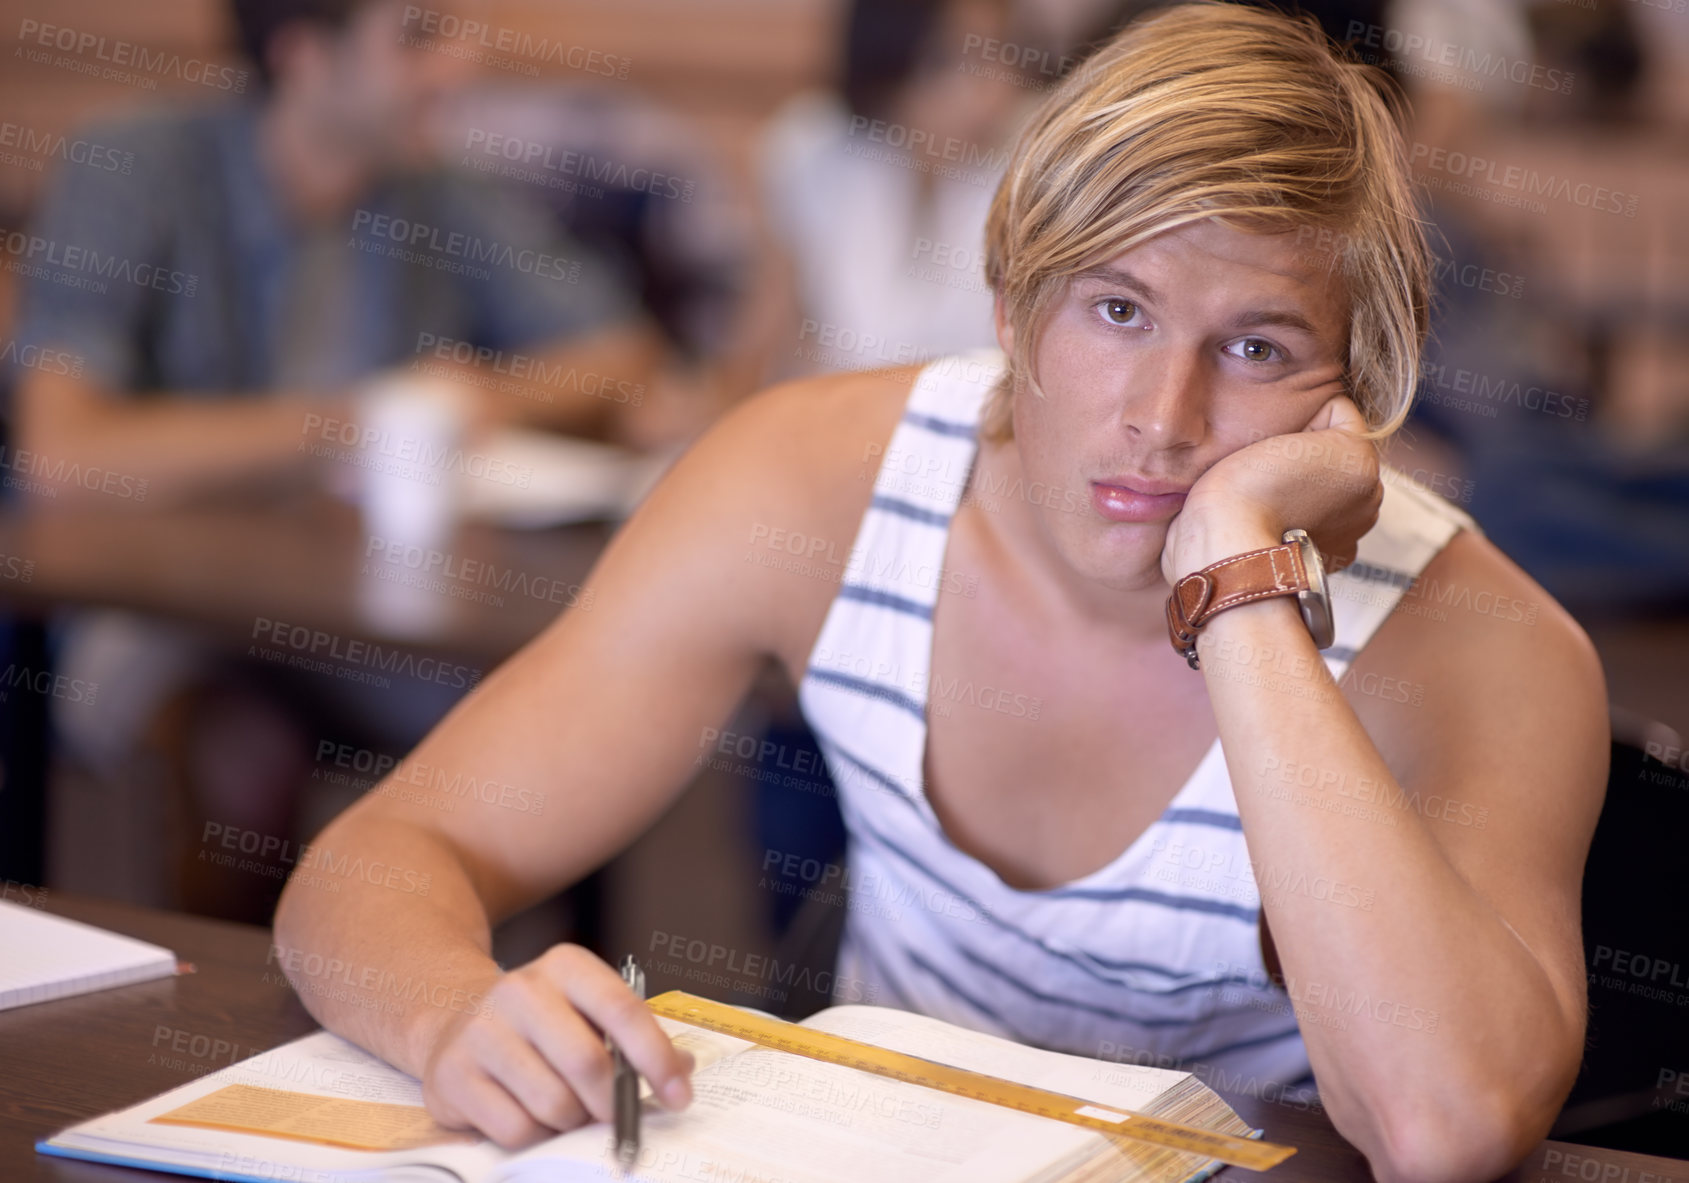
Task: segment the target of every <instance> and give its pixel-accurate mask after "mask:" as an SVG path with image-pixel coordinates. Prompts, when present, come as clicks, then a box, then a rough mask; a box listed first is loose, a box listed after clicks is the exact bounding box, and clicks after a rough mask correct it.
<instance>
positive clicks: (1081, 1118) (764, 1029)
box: [646, 990, 1296, 1171]
mask: <svg viewBox="0 0 1689 1183" xmlns="http://www.w3.org/2000/svg"><path fill="white" fill-rule="evenodd" d="M646 1005H648V1006H649V1007H650V1008H651V1011H652V1013H653V1014H658V1015H662V1016H663V1017H664V1018H669V1019H674V1020H676V1021H677V1022H681V1023H689V1024H691V1025H692V1026H694V1027H702V1028H704V1029H705V1030H707V1031H718V1032H720V1033H721V1034H723V1035H731V1036H733V1037H734V1038H736V1039H748V1040H750V1041H751V1042H752V1043H756V1044H760V1045H761V1046H763V1047H767V1048H773V1049H774V1050H776V1051H782V1052H790V1053H792V1054H793V1055H795V1056H806V1057H808V1058H809V1059H811V1060H820V1061H822V1062H823V1063H827V1064H843V1065H846V1066H847V1067H851V1068H857V1069H860V1070H861V1071H863V1072H872V1073H873V1074H874V1075H876V1076H886V1077H890V1078H891V1079H892V1080H901V1081H904V1082H906V1083H908V1084H918V1085H922V1086H924V1087H926V1088H929V1089H937V1090H939V1091H940V1092H944V1093H954V1094H955V1095H956V1096H958V1097H972V1098H974V1099H975V1100H976V1101H989V1102H990V1103H991V1104H993V1105H1002V1106H1004V1107H1006V1108H1009V1109H1018V1110H1020V1111H1021V1112H1022V1113H1036V1114H1038V1115H1039V1116H1040V1117H1052V1118H1054V1119H1055V1120H1057V1121H1065V1122H1067V1123H1068V1124H1069V1125H1077V1126H1084V1127H1085V1128H1086V1129H1089V1130H1096V1131H1098V1132H1099V1133H1103V1134H1110V1135H1113V1136H1115V1137H1125V1138H1135V1139H1137V1140H1138V1141H1140V1142H1150V1143H1153V1144H1154V1145H1156V1146H1163V1147H1166V1148H1168V1149H1171V1150H1185V1151H1189V1152H1191V1153H1193V1154H1201V1155H1205V1156H1207V1157H1208V1158H1217V1159H1219V1160H1220V1161H1221V1162H1226V1163H1230V1164H1232V1165H1233V1166H1239V1167H1247V1168H1248V1169H1250V1170H1252V1171H1264V1170H1267V1169H1268V1168H1270V1167H1276V1166H1277V1165H1278V1164H1279V1163H1281V1162H1283V1161H1284V1160H1285V1159H1287V1158H1289V1157H1290V1156H1291V1155H1292V1154H1295V1153H1296V1148H1295V1147H1294V1146H1275V1145H1274V1144H1273V1143H1271V1142H1257V1141H1254V1140H1252V1139H1250V1138H1240V1137H1238V1136H1237V1135H1235V1134H1222V1133H1218V1132H1216V1131H1214V1130H1205V1129H1200V1128H1198V1127H1196V1126H1188V1125H1181V1124H1180V1123H1178V1122H1174V1121H1163V1120H1162V1119H1160V1118H1158V1117H1149V1116H1147V1115H1145V1114H1142V1113H1132V1112H1130V1111H1128V1110H1122V1109H1117V1108H1115V1107H1113V1106H1110V1105H1099V1104H1097V1103H1096V1102H1093V1101H1086V1100H1084V1099H1083V1098H1080V1097H1069V1096H1067V1095H1065V1094H1063V1093H1052V1092H1049V1091H1047V1090H1045V1089H1040V1088H1033V1087H1032V1086H1031V1085H1026V1084H1017V1083H1015V1082H1014V1081H1012V1080H1002V1079H999V1078H998V1077H995V1076H986V1075H983V1074H982V1073H978V1072H970V1071H968V1070H967V1069H965V1068H956V1067H952V1066H951V1065H949V1064H940V1063H938V1062H937V1061H934V1060H924V1059H922V1058H921V1057H919V1056H910V1055H905V1054H904V1053H903V1052H894V1051H890V1050H888V1049H886V1048H883V1047H876V1046H874V1045H873V1044H871V1043H861V1042H859V1041H857V1040H854V1039H846V1038H845V1037H844V1036H842V1035H833V1034H830V1033H829V1032H826V1031H814V1030H811V1029H810V1028H808V1027H800V1026H798V1025H797V1024H796V1023H787V1022H782V1021H781V1020H779V1019H771V1018H768V1017H767V1016H764V1015H758V1014H753V1013H751V1012H749V1011H745V1010H741V1009H740V1008H738V1007H736V1006H728V1005H727V1004H726V1003H723V1002H712V1001H711V1000H710V999H708V998H699V997H698V996H697V995H695V994H688V993H686V992H685V991H684V990H670V991H669V992H668V993H666V994H659V995H657V996H656V997H655V998H653V999H650V1000H649V1001H648V1002H647V1004H646Z"/></svg>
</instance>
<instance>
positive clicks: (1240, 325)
mask: <svg viewBox="0 0 1689 1183" xmlns="http://www.w3.org/2000/svg"><path fill="white" fill-rule="evenodd" d="M1256 325H1281V326H1283V327H1284V328H1287V329H1300V330H1302V332H1304V333H1307V334H1308V335H1309V336H1310V337H1317V336H1319V330H1318V329H1316V328H1314V326H1313V323H1312V322H1311V321H1309V320H1308V318H1307V317H1305V316H1303V315H1302V314H1301V313H1300V312H1295V311H1293V310H1291V309H1288V308H1259V309H1252V310H1250V311H1248V312H1240V313H1238V314H1237V315H1236V316H1234V317H1232V324H1231V327H1232V328H1234V329H1247V328H1253V327H1254V326H1256Z"/></svg>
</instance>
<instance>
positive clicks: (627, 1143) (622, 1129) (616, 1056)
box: [610, 953, 645, 1171]
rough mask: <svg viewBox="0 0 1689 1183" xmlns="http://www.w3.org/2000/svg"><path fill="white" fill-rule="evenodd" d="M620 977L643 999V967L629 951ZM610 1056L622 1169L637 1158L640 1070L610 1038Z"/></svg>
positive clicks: (630, 1164)
mask: <svg viewBox="0 0 1689 1183" xmlns="http://www.w3.org/2000/svg"><path fill="white" fill-rule="evenodd" d="M622 981H624V982H626V983H627V986H628V989H630V990H632V991H633V993H634V997H636V998H638V999H639V1000H640V1001H644V999H645V971H644V970H642V969H640V968H639V963H638V962H637V961H635V960H634V959H633V954H631V953H629V954H628V955H627V956H626V957H624V958H622ZM610 1058H611V1061H612V1063H613V1064H614V1065H615V1069H616V1077H615V1081H614V1084H613V1085H612V1088H613V1089H614V1092H615V1114H616V1161H617V1162H618V1163H620V1164H621V1167H622V1169H623V1170H624V1171H625V1170H626V1169H627V1168H629V1167H631V1166H632V1165H633V1164H634V1162H635V1160H637V1159H638V1158H639V1073H638V1072H636V1071H635V1070H634V1067H633V1065H632V1064H630V1063H628V1059H627V1057H626V1056H624V1055H623V1054H622V1049H621V1048H619V1047H617V1046H616V1045H615V1043H614V1042H610Z"/></svg>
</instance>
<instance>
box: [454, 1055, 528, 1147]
mask: <svg viewBox="0 0 1689 1183" xmlns="http://www.w3.org/2000/svg"><path fill="white" fill-rule="evenodd" d="M454 1092H455V1093H456V1096H455V1097H454V1098H453V1099H452V1100H451V1101H450V1104H451V1107H452V1108H453V1109H455V1110H456V1111H457V1112H459V1113H460V1114H462V1115H463V1117H464V1118H465V1119H466V1122H467V1124H469V1125H473V1126H474V1127H475V1128H476V1129H477V1130H480V1131H481V1132H482V1133H483V1134H485V1135H487V1137H489V1138H491V1139H492V1140H493V1141H495V1142H497V1143H498V1144H499V1145H500V1146H502V1147H504V1148H505V1149H506V1150H517V1149H520V1148H521V1147H523V1146H531V1145H532V1144H533V1143H535V1142H537V1141H539V1140H540V1139H541V1138H544V1137H547V1136H548V1135H549V1134H550V1133H551V1131H550V1130H548V1129H547V1128H546V1127H545V1126H543V1125H541V1124H540V1123H539V1122H537V1121H535V1120H534V1119H533V1116H532V1115H531V1114H529V1112H528V1111H527V1110H526V1109H524V1108H523V1107H522V1105H521V1103H520V1102H519V1101H517V1100H516V1098H515V1097H513V1096H511V1095H510V1093H509V1092H508V1091H507V1090H506V1089H505V1088H504V1086H503V1085H501V1084H499V1082H498V1081H496V1080H494V1079H492V1078H491V1077H490V1076H487V1075H485V1074H483V1073H482V1072H480V1071H477V1070H473V1069H472V1070H470V1071H468V1072H465V1073H463V1074H462V1077H461V1078H460V1079H459V1080H458V1081H456V1082H455V1083H454ZM435 1116H436V1117H437V1118H438V1117H439V1114H438V1113H437V1112H436V1113H435ZM441 1124H443V1125H445V1124H449V1123H446V1122H443V1121H442V1123H441Z"/></svg>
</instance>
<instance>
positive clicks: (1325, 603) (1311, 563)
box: [1284, 530, 1337, 649]
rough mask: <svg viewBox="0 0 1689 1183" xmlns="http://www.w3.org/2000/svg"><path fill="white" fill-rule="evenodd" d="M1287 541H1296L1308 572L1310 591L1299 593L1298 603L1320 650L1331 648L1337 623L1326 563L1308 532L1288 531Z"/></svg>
mask: <svg viewBox="0 0 1689 1183" xmlns="http://www.w3.org/2000/svg"><path fill="white" fill-rule="evenodd" d="M1284 540H1285V541H1286V542H1294V543H1296V544H1297V545H1298V546H1299V547H1300V548H1301V552H1302V566H1303V567H1304V568H1305V569H1306V570H1307V572H1308V590H1307V591H1303V592H1297V593H1296V604H1297V606H1298V607H1299V608H1301V609H1302V621H1303V623H1304V624H1306V625H1307V626H1308V632H1309V633H1310V634H1312V636H1313V638H1314V647H1315V648H1316V649H1329V648H1331V646H1332V645H1333V644H1335V643H1336V641H1337V622H1336V620H1335V619H1333V617H1332V615H1331V592H1330V589H1329V588H1328V587H1327V586H1326V582H1325V560H1324V559H1322V558H1321V557H1320V552H1319V548H1318V547H1317V546H1315V545H1314V540H1313V539H1312V538H1309V537H1308V532H1307V531H1306V530H1286V531H1285V532H1284Z"/></svg>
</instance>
